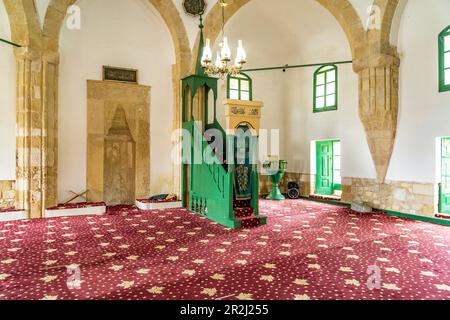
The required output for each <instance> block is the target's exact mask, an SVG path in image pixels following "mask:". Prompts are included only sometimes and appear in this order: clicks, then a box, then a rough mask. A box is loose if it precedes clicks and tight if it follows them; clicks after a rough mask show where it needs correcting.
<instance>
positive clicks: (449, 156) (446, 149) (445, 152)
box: [440, 138, 450, 214]
mask: <svg viewBox="0 0 450 320" xmlns="http://www.w3.org/2000/svg"><path fill="white" fill-rule="evenodd" d="M441 176H442V177H441V187H440V212H441V213H448V214H450V138H443V139H442V156H441Z"/></svg>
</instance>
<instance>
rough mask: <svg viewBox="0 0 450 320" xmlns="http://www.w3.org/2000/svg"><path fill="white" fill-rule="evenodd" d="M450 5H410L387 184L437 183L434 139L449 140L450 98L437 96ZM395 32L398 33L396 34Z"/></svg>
mask: <svg viewBox="0 0 450 320" xmlns="http://www.w3.org/2000/svg"><path fill="white" fill-rule="evenodd" d="M449 12H450V1H448V0H433V4H432V5H431V4H430V1H423V0H409V1H408V3H407V4H406V7H405V8H404V12H403V16H402V18H401V22H400V24H399V30H398V50H399V53H400V56H401V67H400V113H399V121H398V134H397V141H396V144H395V148H394V153H393V156H392V160H391V165H390V167H389V172H388V179H392V180H401V181H416V182H434V178H435V170H436V162H435V138H436V137H440V136H450V122H449V121H450V120H449V119H450V92H445V93H439V90H438V42H437V39H438V35H439V33H440V32H441V31H442V30H443V29H444V28H445V27H447V26H448V25H449V24H450V19H449ZM394 32H397V31H395V30H394Z"/></svg>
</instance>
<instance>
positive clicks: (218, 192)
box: [189, 122, 236, 228]
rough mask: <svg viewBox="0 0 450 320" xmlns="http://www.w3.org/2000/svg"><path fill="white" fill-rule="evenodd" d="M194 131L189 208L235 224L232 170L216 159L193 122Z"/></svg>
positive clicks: (221, 222) (229, 224) (220, 221)
mask: <svg viewBox="0 0 450 320" xmlns="http://www.w3.org/2000/svg"><path fill="white" fill-rule="evenodd" d="M190 126H191V128H192V132H193V146H194V147H193V155H192V156H193V159H194V161H195V162H194V164H192V165H191V167H192V175H191V180H192V184H191V190H190V197H191V201H190V207H189V210H190V211H192V212H195V213H197V214H200V215H203V216H205V217H208V218H209V219H211V220H214V221H216V222H218V223H220V224H223V225H225V226H228V227H231V228H234V227H235V225H236V221H235V217H234V210H233V171H232V170H228V171H226V170H225V168H224V167H223V165H222V164H221V163H220V162H219V161H218V159H217V158H216V155H215V153H214V151H213V150H212V148H211V147H210V146H209V144H208V142H207V141H206V139H205V137H204V136H203V133H202V132H201V130H200V128H198V126H197V124H196V123H195V122H191V123H190Z"/></svg>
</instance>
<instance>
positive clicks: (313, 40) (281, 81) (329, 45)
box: [216, 0, 375, 178]
mask: <svg viewBox="0 0 450 320" xmlns="http://www.w3.org/2000/svg"><path fill="white" fill-rule="evenodd" d="M281 2H282V3H279V4H280V5H279V6H277V10H278V11H277V14H276V15H273V11H272V10H271V6H268V5H267V4H268V3H267V1H263V0H258V1H256V0H255V1H251V2H250V3H248V4H246V5H245V6H244V7H243V8H242V9H241V10H240V11H239V12H238V13H237V14H236V15H235V16H234V17H233V18H232V19H231V20H230V22H229V23H228V24H227V26H226V33H227V35H228V36H229V38H230V40H231V45H232V46H233V49H235V48H236V44H237V43H236V42H237V40H238V39H242V40H244V46H245V48H246V49H247V55H248V60H249V63H248V65H247V66H246V67H247V68H256V67H268V66H282V65H285V64H290V65H295V64H309V63H319V62H334V61H340V60H351V58H352V57H351V51H350V47H349V44H348V41H347V38H346V36H345V33H344V32H343V30H342V28H341V27H340V25H339V24H338V22H337V21H336V19H335V18H334V17H333V16H332V14H331V13H329V12H328V11H327V10H326V9H325V8H323V7H322V6H321V5H320V4H318V3H317V2H316V1H314V0H302V1H298V0H282V1H281ZM317 21H320V22H321V23H320V25H318V24H317ZM216 47H217V45H216ZM234 54H235V52H233V55H234ZM316 69H317V68H315V67H314V68H304V69H288V70H287V72H286V73H283V72H282V71H281V70H274V71H263V72H251V73H249V75H250V76H251V77H252V79H253V81H254V84H253V98H254V100H261V101H263V102H264V104H265V107H264V109H263V115H262V127H263V128H265V129H280V139H281V148H280V151H281V157H282V158H285V159H286V160H288V161H289V171H291V172H300V173H308V172H310V142H311V141H312V140H323V139H341V141H342V149H343V150H342V152H343V157H342V160H343V162H342V174H343V176H347V177H365V178H374V177H375V169H374V166H373V163H372V159H371V156H370V152H369V148H368V146H367V142H366V139H365V133H364V130H363V127H362V124H361V122H360V120H359V117H358V78H357V75H356V74H355V73H354V72H353V70H352V66H351V65H340V66H338V69H339V110H338V111H333V112H325V113H317V114H314V113H313V74H314V71H315V70H316ZM221 94H222V95H221V98H223V97H224V96H225V87H224V86H223V85H222V90H221ZM219 115H220V120H221V122H222V123H224V121H223V117H224V116H223V108H220V110H219Z"/></svg>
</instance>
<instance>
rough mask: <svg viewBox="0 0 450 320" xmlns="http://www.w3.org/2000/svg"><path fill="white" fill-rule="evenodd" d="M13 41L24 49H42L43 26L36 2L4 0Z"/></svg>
mask: <svg viewBox="0 0 450 320" xmlns="http://www.w3.org/2000/svg"><path fill="white" fill-rule="evenodd" d="M3 2H4V4H5V8H6V11H7V13H8V17H9V23H10V26H11V37H12V41H13V42H15V43H18V44H20V45H21V46H23V47H29V46H32V47H35V48H40V47H41V26H40V23H39V15H38V13H37V10H36V7H35V5H34V0H4V1H3Z"/></svg>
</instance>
